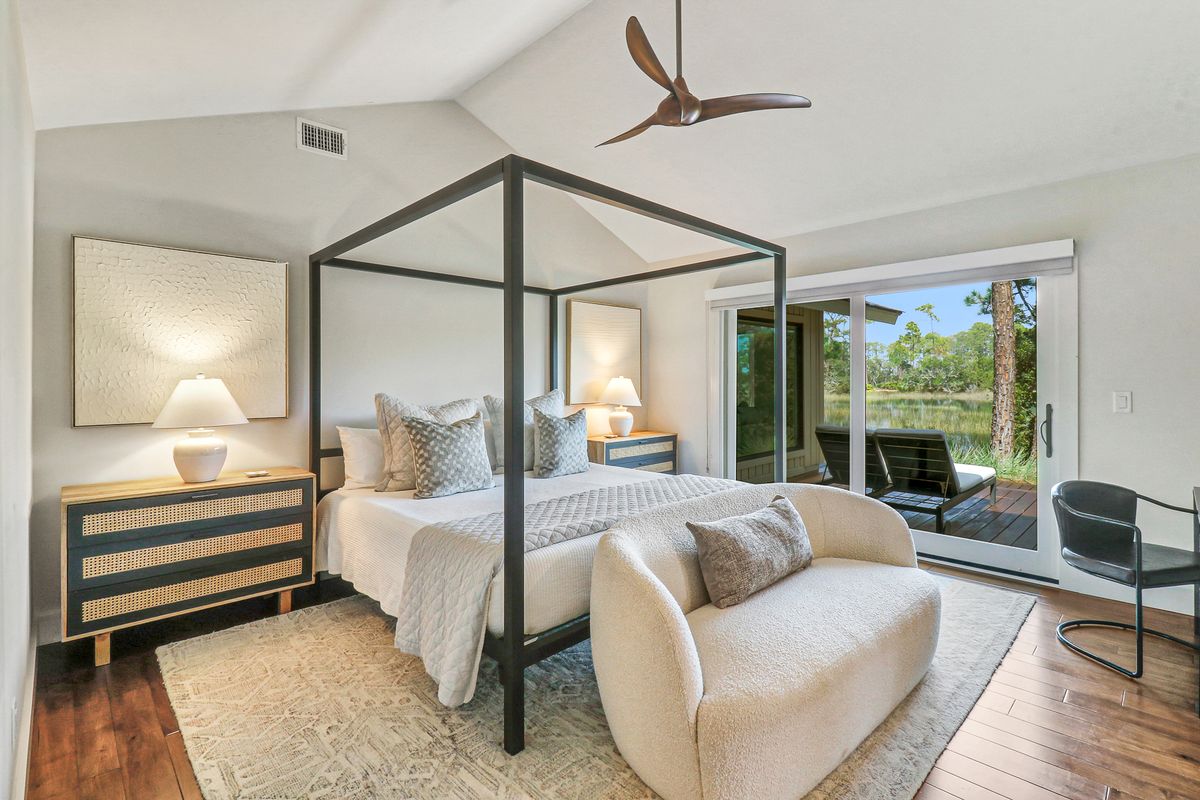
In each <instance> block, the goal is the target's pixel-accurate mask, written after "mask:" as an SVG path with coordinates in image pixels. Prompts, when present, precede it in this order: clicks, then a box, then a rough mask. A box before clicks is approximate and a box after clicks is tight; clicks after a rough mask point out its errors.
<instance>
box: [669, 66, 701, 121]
mask: <svg viewBox="0 0 1200 800" xmlns="http://www.w3.org/2000/svg"><path fill="white" fill-rule="evenodd" d="M673 85H674V87H675V88H674V92H675V98H676V99H677V100H678V101H679V122H680V124H681V125H691V124H692V123H693V122H699V121H700V107H701V103H700V98H699V97H696V95H694V94H692V92H691V90H690V89H688V85H687V81H685V80H684V79H683V76H682V75H679V76H676V78H675V80H674V81H673Z"/></svg>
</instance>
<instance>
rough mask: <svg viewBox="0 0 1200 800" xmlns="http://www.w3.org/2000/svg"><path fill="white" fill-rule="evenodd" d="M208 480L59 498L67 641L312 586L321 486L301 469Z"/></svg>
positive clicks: (283, 602) (286, 598)
mask: <svg viewBox="0 0 1200 800" xmlns="http://www.w3.org/2000/svg"><path fill="white" fill-rule="evenodd" d="M267 473H268V474H267V475H264V476H261V477H254V478H250V477H247V476H246V475H245V474H244V473H241V472H227V473H223V474H222V475H221V476H220V477H219V478H217V479H216V480H215V481H210V482H208V483H184V482H183V481H181V480H180V479H179V478H178V477H172V478H156V479H150V480H139V481H126V482H121V483H98V484H89V485H85V486H67V487H64V488H63V490H62V634H63V641H70V640H73V639H81V638H84V637H88V636H91V637H95V640H96V643H95V647H96V659H95V660H96V665H97V666H101V665H103V664H107V663H108V661H109V646H110V641H111V638H110V637H111V635H112V632H113V631H115V630H118V629H120V628H128V627H130V626H133V625H139V624H142V623H144V622H149V621H151V620H157V619H162V618H164V617H172V616H176V615H178V614H184V613H187V612H189V611H195V610H197V609H201V608H209V607H211V606H216V605H221V604H224V603H232V602H234V601H237V600H243V599H245V598H247V597H256V596H258V595H265V594H273V593H278V594H279V610H280V613H286V612H287V611H289V610H290V609H291V590H292V589H295V588H297V587H300V586H306V585H308V584H311V583H312V582H313V542H314V535H313V534H314V523H315V516H314V514H315V496H316V485H315V477H314V475H313V474H312V473H311V472H309V471H308V470H305V469H300V468H298V467H274V468H271V469H269V470H267Z"/></svg>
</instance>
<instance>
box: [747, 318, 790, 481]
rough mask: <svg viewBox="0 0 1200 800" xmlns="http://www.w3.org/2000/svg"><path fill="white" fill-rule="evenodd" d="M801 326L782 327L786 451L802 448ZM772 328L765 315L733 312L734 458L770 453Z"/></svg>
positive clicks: (772, 434)
mask: <svg viewBox="0 0 1200 800" xmlns="http://www.w3.org/2000/svg"><path fill="white" fill-rule="evenodd" d="M800 333H801V325H800V323H798V322H789V323H788V325H787V354H786V357H787V364H788V369H787V409H788V429H787V447H788V450H798V449H800V447H801V446H802V438H801V434H800V420H801V401H800V386H801V377H800V376H801V366H802V365H801V358H800V341H801V338H800ZM774 355H775V328H774V323H773V322H771V320H770V314H769V313H766V314H764V313H763V312H755V311H743V312H739V313H738V322H737V458H738V460H739V461H744V460H749V459H754V458H762V457H764V456H769V455H771V454H772V453H773V452H774V451H775V446H774V444H775V369H774Z"/></svg>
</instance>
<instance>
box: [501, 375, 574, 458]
mask: <svg viewBox="0 0 1200 800" xmlns="http://www.w3.org/2000/svg"><path fill="white" fill-rule="evenodd" d="M483 404H484V406H486V408H487V412H488V417H489V418H490V420H491V423H492V424H491V428H492V437H493V439H494V441H495V447H496V452H495V463H496V471H497V472H503V471H504V398H503V397H496V396H494V395H490V394H489V395H487V396H485V397H484V398H483ZM535 408H536V409H537V410H538V411H541V412H542V413H543V414H548V415H549V416H552V417H561V416H563V414H564V412H565V411H566V406H565V405H564V404H563V391H562V389H552V390H551V391H549V392H546V393H545V394H542V395H538V396H537V397H531V398H529V399H528V400H526V401H525V408H524V411H525V465H524V466H525V469H526V470H531V469H533V410H534V409H535Z"/></svg>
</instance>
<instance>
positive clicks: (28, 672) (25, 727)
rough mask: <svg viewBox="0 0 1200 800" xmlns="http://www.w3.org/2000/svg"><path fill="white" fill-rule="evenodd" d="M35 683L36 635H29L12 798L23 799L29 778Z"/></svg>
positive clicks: (10, 792) (13, 799)
mask: <svg viewBox="0 0 1200 800" xmlns="http://www.w3.org/2000/svg"><path fill="white" fill-rule="evenodd" d="M36 685H37V637H36V635H35V634H34V633H33V632H31V633H30V636H29V653H28V655H27V656H26V658H25V685H24V686H23V687H21V722H20V724H19V725H18V726H17V748H16V752H15V753H14V754H13V771H12V786H11V789H10V791H9V796H10V797H11V798H12V800H25V784H26V783H27V782H28V779H29V753H30V751H31V750H32V749H33V748H32V747H31V745H32V744H33V690H34V687H35V686H36Z"/></svg>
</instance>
